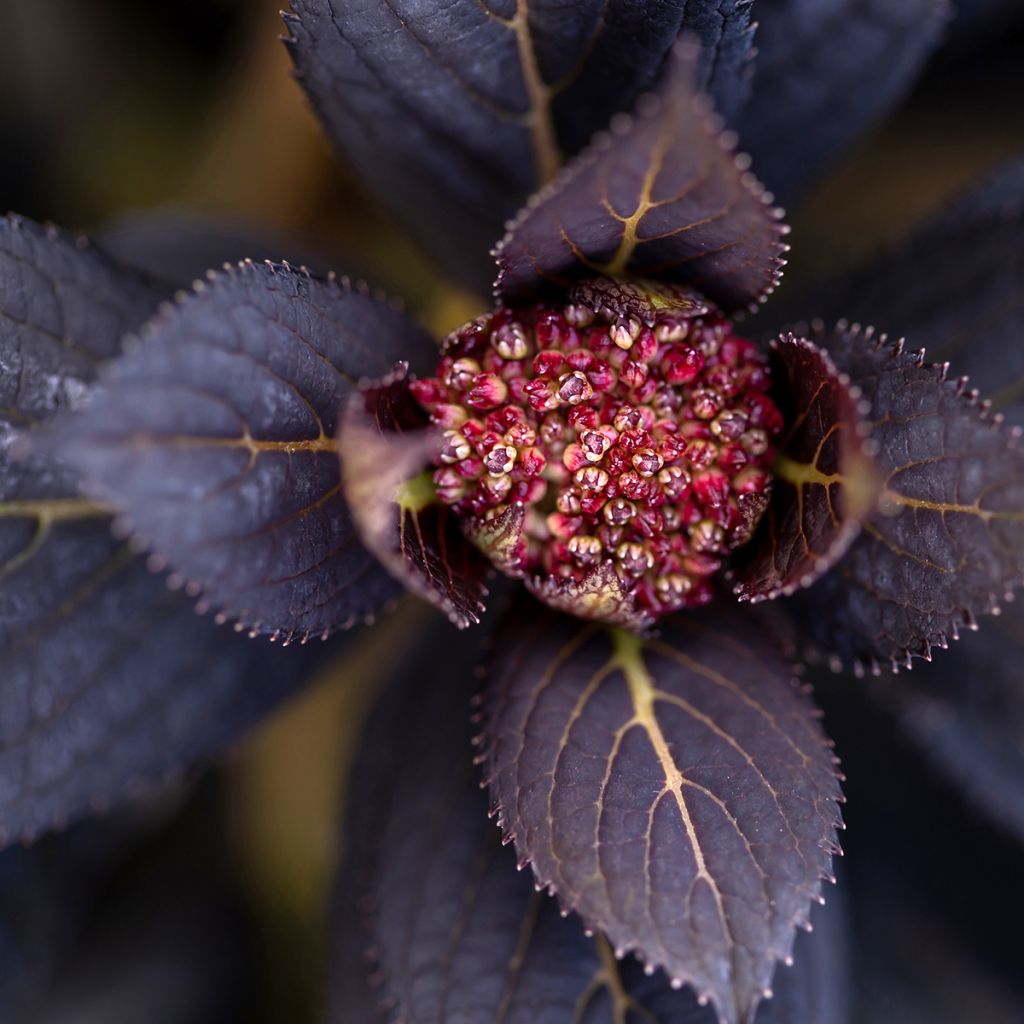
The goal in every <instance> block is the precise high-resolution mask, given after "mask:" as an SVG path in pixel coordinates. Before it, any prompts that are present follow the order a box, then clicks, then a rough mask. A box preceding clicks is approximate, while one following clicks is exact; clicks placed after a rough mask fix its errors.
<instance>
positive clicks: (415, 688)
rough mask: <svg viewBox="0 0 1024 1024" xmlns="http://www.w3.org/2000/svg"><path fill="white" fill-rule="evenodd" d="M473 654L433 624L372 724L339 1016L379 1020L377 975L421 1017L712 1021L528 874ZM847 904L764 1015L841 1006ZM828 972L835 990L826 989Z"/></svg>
mask: <svg viewBox="0 0 1024 1024" xmlns="http://www.w3.org/2000/svg"><path fill="white" fill-rule="evenodd" d="M474 653H475V652H474V650H473V649H472V648H470V647H468V646H467V645H465V644H463V643H460V642H459V640H458V638H455V637H451V636H450V635H445V634H443V633H442V634H440V635H436V636H435V637H433V638H432V641H431V642H430V643H428V644H427V645H426V646H425V648H424V649H423V650H420V651H417V652H416V653H415V654H414V655H413V657H412V658H411V659H410V663H409V665H408V666H407V667H406V668H405V670H404V673H403V676H402V678H401V679H400V680H398V685H397V686H394V687H392V689H391V690H389V692H388V694H387V695H386V696H385V698H384V700H383V701H382V702H381V704H380V706H379V707H378V709H377V710H376V712H375V713H374V715H373V718H372V720H371V724H370V727H369V729H368V730H367V732H366V735H365V737H364V741H363V744H362V750H361V753H360V755H359V758H358V761H357V767H356V771H355V776H354V778H353V784H352V786H351V789H350V792H351V794H352V796H351V798H350V808H349V814H348V818H347V822H346V826H347V827H346V835H347V837H348V841H349V856H348V860H347V863H346V867H345V869H344V871H343V875H342V885H343V888H341V889H340V890H339V897H340V899H339V901H338V918H337V920H336V925H337V940H338V941H337V947H338V948H337V949H336V955H335V960H334V970H335V979H336V983H335V987H334V989H333V992H334V1002H333V1013H332V1016H331V1019H332V1020H335V1021H337V1022H338V1024H342V1022H346V1024H347V1022H348V1021H351V1020H354V1019H357V1020H360V1021H362V1020H364V1019H365V1020H366V1021H367V1022H369V1021H370V1020H373V1019H375V1018H374V1017H372V1016H371V1015H370V1011H368V1010H364V1013H365V1014H366V1016H365V1017H354V1016H353V1013H354V1010H355V1008H361V1007H363V1006H364V1005H365V1004H364V1003H362V1002H360V1000H362V999H366V998H367V997H368V995H369V999H371V1000H372V998H373V996H372V994H370V993H371V990H370V988H369V986H368V985H367V983H366V977H367V974H371V976H372V977H373V978H374V980H375V981H376V982H377V985H378V989H377V992H376V1000H377V1002H378V1003H379V1004H381V1005H387V1006H390V1007H391V1008H392V1016H393V1017H397V1018H399V1019H402V1020H405V1021H407V1022H409V1024H414V1022H420V1024H423V1022H428V1021H429V1022H431V1024H448V1022H450V1024H456V1022H463V1021H504V1022H506V1024H566V1022H568V1021H570V1020H573V1021H577V1022H579V1024H613V1022H617V1024H651V1022H652V1021H653V1022H655V1024H714V1022H715V1019H716V1018H715V1014H714V1012H713V1011H712V1009H711V1008H710V1007H701V1006H699V1005H698V1003H697V1000H696V998H695V996H694V995H693V993H692V991H690V990H684V991H675V990H673V989H672V988H671V987H670V986H669V984H668V981H667V979H666V978H665V976H664V975H663V974H661V973H659V974H657V975H655V976H653V977H648V976H646V975H645V974H644V971H643V969H642V968H641V966H640V964H639V963H637V962H636V961H635V960H633V959H632V958H627V959H626V960H623V961H619V960H616V958H615V956H614V954H613V952H612V949H611V947H610V945H609V944H608V941H607V940H606V939H605V938H604V937H603V936H597V937H595V938H587V937H586V936H585V935H584V932H583V927H582V924H581V922H580V921H579V919H578V918H577V917H576V916H575V915H571V916H570V917H568V918H563V917H562V916H561V915H560V914H559V911H558V905H557V904H556V903H555V901H554V900H552V899H550V898H549V897H548V896H546V895H544V894H543V893H538V892H537V891H535V889H534V886H533V884H532V881H531V878H530V876H529V873H528V872H522V873H517V871H516V869H515V868H516V857H515V854H514V852H513V851H512V850H511V849H510V848H507V847H503V846H502V845H501V841H500V840H501V836H500V833H499V832H498V830H497V829H496V828H495V827H494V825H493V823H492V822H490V821H488V819H487V814H486V811H487V799H486V796H485V795H484V794H483V793H482V792H481V791H480V787H479V785H478V784H477V771H476V770H475V769H474V767H473V765H472V763H471V759H470V753H471V747H470V745H469V737H470V729H469V721H468V716H467V713H466V712H467V708H468V705H469V702H470V694H471V693H472V690H473V687H474V681H473V673H472V665H473V656H474ZM425 666H429V667H428V668H427V669H426V671H425V670H424V667H425ZM396 750H400V751H402V756H401V757H395V756H394V751H396ZM830 904H831V901H830ZM839 911H841V907H837V908H836V909H833V908H832V907H831V906H830V907H829V913H828V914H825V915H823V916H822V918H821V919H820V920H821V921H823V922H824V925H825V926H824V927H823V928H822V929H820V930H816V932H815V933H814V934H813V935H801V936H800V938H799V939H798V940H797V947H796V950H795V956H796V966H795V967H794V968H792V969H789V968H780V969H779V972H778V974H777V977H776V981H775V983H774V984H775V987H776V989H777V994H776V997H775V998H774V999H773V1000H771V1001H770V1002H768V1003H765V1004H763V1005H762V1009H761V1011H760V1012H759V1013H758V1016H757V1021H758V1024H769V1022H775V1024H784V1022H788V1024H839V1022H840V1021H841V1020H842V1016H841V1013H835V1012H833V1011H834V1010H835V1009H836V1008H835V1005H834V999H835V996H836V995H838V994H839V993H838V991H837V990H836V986H838V985H839V981H840V977H841V974H842V963H843V955H842V948H841V944H842V936H841V933H840V932H839V929H840V928H841V927H842V924H843V920H842V917H841V916H837V912H839ZM815 921H816V922H819V917H818V915H817V914H816V915H815ZM833 926H837V927H833ZM370 948H372V949H373V950H374V952H375V957H374V960H373V962H372V963H367V959H366V957H365V956H364V955H363V954H364V951H365V950H366V949H370ZM826 979H827V982H828V984H829V985H830V986H832V987H833V991H830V992H827V991H824V990H823V987H822V984H821V983H822V982H823V981H825V980H826ZM386 1016H387V1015H386V1014H384V1013H383V1012H381V1014H380V1017H379V1019H381V1020H383V1019H385V1017H386Z"/></svg>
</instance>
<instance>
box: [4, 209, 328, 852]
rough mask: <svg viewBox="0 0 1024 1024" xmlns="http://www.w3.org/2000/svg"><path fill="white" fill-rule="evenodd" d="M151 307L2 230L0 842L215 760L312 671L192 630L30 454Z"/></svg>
mask: <svg viewBox="0 0 1024 1024" xmlns="http://www.w3.org/2000/svg"><path fill="white" fill-rule="evenodd" d="M155 303H156V297H155V296H152V295H151V294H150V293H148V292H146V291H145V289H144V288H142V286H140V285H139V284H138V282H137V281H136V280H135V278H133V277H132V276H131V275H127V274H121V273H119V272H118V271H117V269H116V268H115V267H113V265H111V264H108V263H107V262H106V261H105V260H103V259H102V258H101V257H100V256H98V254H96V253H95V252H94V251H93V250H91V249H88V248H84V247H79V246H76V245H75V244H74V243H71V242H69V241H68V240H67V239H65V238H64V237H63V236H61V235H59V234H57V233H56V232H54V231H52V230H45V229H40V228H37V227H36V226H34V225H31V224H29V223H28V222H20V221H12V220H8V221H6V222H3V224H2V227H0V311H2V312H0V664H2V665H3V686H0V844H2V843H6V842H8V841H10V840H12V839H14V838H23V839H31V838H33V837H34V836H36V835H38V834H39V833H40V832H41V831H43V830H45V829H47V828H50V827H52V826H53V825H54V824H58V823H61V822H65V821H68V820H70V819H73V818H77V817H80V816H82V815H83V814H85V813H88V812H90V811H94V810H96V809H97V808H98V807H100V806H104V805H109V804H111V803H114V802H116V801H118V800H122V799H124V798H126V797H127V796H129V795H131V794H132V793H134V792H136V791H138V790H140V789H142V788H144V787H147V786H148V787H152V786H154V785H155V784H157V783H159V782H160V781H161V780H162V779H163V778H164V777H166V776H168V775H170V774H172V773H175V772H180V771H181V769H182V768H184V767H186V766H188V765H190V764H192V763H194V762H195V761H196V760H197V759H199V758H202V757H205V756H208V755H210V754H212V753H213V752H215V751H216V750H217V749H219V747H220V745H221V744H222V743H224V742H226V741H228V740H229V739H233V738H234V737H235V736H236V735H237V734H238V732H239V731H240V730H241V729H242V728H243V727H244V726H246V725H247V724H249V723H250V722H251V721H253V720H254V719H255V718H256V717H257V715H259V714H260V713H261V712H262V711H263V710H265V709H266V708H268V707H269V706H270V705H271V704H273V703H274V702H275V701H277V700H278V699H280V698H281V697H282V696H283V695H284V694H285V693H287V692H289V691H290V690H291V689H293V688H294V687H295V685H296V684H297V682H299V680H300V679H301V678H302V677H303V675H304V674H305V673H306V672H307V671H308V668H309V665H308V662H307V660H306V659H304V658H300V659H299V660H298V661H295V660H294V659H291V658H288V659H287V660H285V656H284V655H283V654H279V653H278V652H276V651H270V652H267V651H265V650H260V649H258V648H255V647H253V646H251V645H248V644H246V643H245V642H244V641H243V640H242V639H241V638H239V637H235V636H233V635H232V634H230V633H228V632H226V631H224V630H218V629H217V628H216V627H215V626H214V625H213V624H212V623H210V622H204V621H202V620H200V619H199V618H198V617H197V616H196V615H195V613H194V612H193V610H192V608H191V602H189V601H187V600H185V599H184V598H183V597H182V596H181V595H176V594H173V593H171V592H170V591H169V590H168V589H167V587H166V585H165V583H164V581H163V580H162V579H159V578H158V577H156V576H154V575H152V574H151V573H150V572H149V571H148V570H147V568H146V566H145V564H144V561H143V560H142V559H140V558H138V557H136V556H135V555H133V553H132V552H131V551H130V550H129V549H128V547H127V545H125V544H124V543H123V542H120V541H117V540H115V539H114V538H113V537H112V535H111V532H110V518H109V514H108V512H107V511H106V510H105V509H104V508H103V507H102V506H100V505H97V504H96V503H95V502H92V501H89V500H87V499H84V498H82V497H81V496H80V495H79V494H78V492H77V491H76V489H75V486H74V481H73V480H72V479H71V478H70V477H69V474H68V473H67V471H66V470H62V469H61V468H60V467H58V466H56V465H54V464H53V463H52V462H50V461H49V460H48V459H46V458H45V457H43V456H42V455H39V454H35V455H22V449H23V448H24V447H25V444H26V438H27V437H28V436H29V428H31V427H33V426H35V425H38V424H42V423H43V422H45V421H46V420H47V419H48V418H49V417H51V416H52V415H53V414H54V413H56V412H60V411H62V410H68V409H70V408H73V407H74V406H75V405H77V404H78V403H79V402H80V401H81V399H82V397H83V396H84V394H85V393H86V392H87V391H88V389H89V387H90V381H91V380H92V378H93V377H94V376H95V364H96V362H97V360H98V359H99V358H100V357H103V356H107V355H110V354H113V353H114V352H115V351H116V350H117V347H118V343H119V339H120V336H121V335H122V334H123V333H124V331H125V330H128V329H132V328H134V327H136V326H137V325H138V323H139V322H140V321H141V320H142V318H143V317H144V316H145V315H146V313H147V312H148V311H149V309H150V308H152V305H155ZM18 456H21V457H18Z"/></svg>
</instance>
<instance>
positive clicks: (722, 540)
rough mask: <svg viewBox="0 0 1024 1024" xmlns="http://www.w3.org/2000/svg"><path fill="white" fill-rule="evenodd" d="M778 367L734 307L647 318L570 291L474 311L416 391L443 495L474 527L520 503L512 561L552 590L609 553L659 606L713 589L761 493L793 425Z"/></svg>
mask: <svg viewBox="0 0 1024 1024" xmlns="http://www.w3.org/2000/svg"><path fill="white" fill-rule="evenodd" d="M769 383H770V381H769V375H768V372H767V369H766V366H765V361H764V358H763V357H762V355H761V354H760V353H759V352H758V350H757V349H756V348H755V346H754V345H753V344H752V343H750V342H749V341H746V340H744V339H742V338H738V337H736V336H735V335H734V334H733V333H732V331H731V328H730V326H729V324H728V323H727V322H726V321H724V320H722V319H720V318H717V317H705V318H683V317H671V316H668V317H662V318H660V319H659V320H658V321H657V322H656V323H655V324H654V325H653V326H648V325H645V324H642V323H641V322H640V321H638V320H635V319H629V320H610V319H605V318H602V317H601V316H598V315H596V314H595V313H593V312H592V311H591V310H589V309H587V308H585V307H582V306H578V305H569V306H566V307H564V308H561V309H559V308H553V307H551V306H533V307H529V308H525V309H516V310H499V311H497V312H495V313H491V314H488V315H486V316H483V317H480V318H479V319H477V320H474V321H472V322H470V323H469V324H466V325H465V326H464V327H462V328H460V329H459V330H458V331H456V332H455V333H454V334H452V335H451V336H450V337H449V339H448V340H447V342H446V344H445V349H444V354H443V356H442V359H441V361H440V363H439V365H438V368H437V374H436V376H435V377H432V378H428V379H424V380H419V381H415V382H413V384H412V389H413V393H414V395H415V397H416V399H417V400H418V401H419V402H420V404H421V405H423V407H424V408H425V409H426V410H427V411H428V412H429V413H430V416H431V419H432V421H433V422H434V423H435V424H436V425H437V426H438V427H439V428H440V429H441V431H442V435H441V441H440V446H439V450H438V456H437V466H438V468H437V470H436V472H435V474H434V483H435V486H436V488H437V493H438V496H439V498H440V500H441V501H443V502H445V503H446V504H448V505H451V506H452V507H453V508H454V509H455V510H456V512H457V513H458V514H459V516H460V517H461V519H462V521H463V523H464V528H466V531H467V533H468V534H469V535H470V536H474V537H478V536H479V535H480V534H481V529H482V527H484V526H485V525H486V524H487V523H490V522H493V521H495V520H496V519H497V518H498V517H500V516H502V515H503V514H504V513H505V512H506V511H507V510H508V509H509V508H511V507H522V508H523V510H524V513H525V514H524V517H523V520H522V533H521V536H520V537H519V538H518V541H517V547H516V550H515V551H514V553H513V554H512V557H511V558H510V557H509V553H508V552H507V551H506V552H505V555H504V557H503V558H502V559H501V562H500V564H501V568H503V569H504V570H505V571H506V572H510V573H512V574H515V575H522V574H526V575H528V576H529V577H531V578H532V579H534V580H541V581H546V584H547V588H550V587H557V586H558V585H559V584H561V583H566V584H568V583H573V582H574V583H577V584H578V583H579V582H580V581H581V580H583V579H584V578H585V577H587V576H588V575H589V574H591V573H593V572H594V571H595V570H596V569H597V568H598V567H602V566H610V567H611V568H612V569H613V570H614V573H615V576H616V577H617V580H618V582H619V584H621V587H622V590H623V592H625V593H628V595H629V596H630V598H631V600H632V602H633V604H634V606H635V607H636V608H638V609H640V610H642V611H643V612H646V613H648V614H651V615H660V614H664V613H666V612H669V611H673V610H676V609H679V608H686V607H693V606H696V605H700V604H704V603H706V602H707V601H708V600H710V597H711V593H712V591H711V584H710V579H709V578H710V577H711V576H712V575H713V574H714V573H715V572H717V571H718V570H719V569H720V568H721V566H722V563H723V559H724V558H725V557H726V556H727V555H728V553H729V552H730V551H732V550H733V549H734V548H736V547H737V546H738V545H740V544H742V543H744V542H745V541H746V540H748V539H749V538H750V535H751V533H752V532H753V529H754V527H755V526H756V524H757V520H758V519H759V517H760V515H761V513H762V511H763V509H764V507H765V504H766V500H767V492H768V489H769V485H770V482H771V478H770V474H769V467H770V465H771V462H772V458H773V450H772V442H773V438H774V437H775V436H776V434H777V433H778V431H779V430H780V429H781V426H782V418H781V416H780V414H779V411H778V409H777V408H776V407H775V405H774V403H773V402H772V400H771V399H770V398H769V396H768V388H769Z"/></svg>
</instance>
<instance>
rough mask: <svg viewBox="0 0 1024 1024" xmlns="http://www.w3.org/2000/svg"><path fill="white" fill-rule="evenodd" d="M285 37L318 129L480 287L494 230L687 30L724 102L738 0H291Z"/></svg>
mask: <svg viewBox="0 0 1024 1024" xmlns="http://www.w3.org/2000/svg"><path fill="white" fill-rule="evenodd" d="M285 20H286V22H287V25H288V29H289V36H288V38H287V39H286V43H287V45H288V48H289V50H290V51H291V54H292V58H293V60H294V61H295V64H296V68H297V74H298V78H299V81H300V82H301V84H302V85H303V87H304V88H305V89H306V91H307V92H308V93H309V95H310V97H311V99H312V100H313V103H314V105H315V107H316V109H317V112H318V113H319V115H320V117H321V120H322V121H323V122H324V125H325V127H326V129H327V132H328V134H329V135H330V137H331V138H332V140H333V141H334V142H335V144H336V145H337V146H338V147H339V149H340V150H341V151H342V153H343V154H344V156H345V157H346V159H348V160H349V161H351V162H352V163H353V164H354V166H355V168H356V169H357V171H359V172H360V174H361V175H362V177H363V179H364V180H365V181H366V183H367V184H368V186H369V187H370V188H371V189H372V190H373V191H374V193H375V194H376V195H377V197H378V198H379V199H380V200H381V201H382V202H383V203H384V204H385V205H386V206H388V207H389V208H390V209H391V210H392V211H393V212H394V213H395V214H396V215H397V216H398V217H399V218H400V219H401V220H402V221H403V222H404V223H405V225H406V226H407V227H408V228H409V230H410V231H411V232H412V234H413V235H414V236H415V237H416V238H417V239H418V241H419V242H420V244H421V245H423V246H424V248H425V249H426V250H427V252H428V253H431V254H434V255H437V256H439V257H440V258H441V260H442V262H443V263H444V264H445V265H446V266H447V267H448V268H449V269H450V270H453V271H454V272H457V273H459V274H460V275H461V276H462V277H463V278H465V279H467V280H469V281H471V282H476V283H478V284H479V285H480V286H481V288H485V287H486V285H487V284H488V283H489V282H487V281H486V280H484V277H485V276H486V274H487V266H486V263H487V261H486V253H487V251H488V248H489V247H490V246H491V245H492V244H493V242H494V239H495V238H497V237H499V236H500V234H501V231H502V225H503V223H504V221H505V220H506V219H508V218H509V217H511V216H512V215H513V214H514V213H515V211H516V209H517V208H518V207H519V206H520V204H521V203H522V202H523V201H524V200H525V199H526V197H527V196H528V195H529V194H530V192H532V191H533V190H534V189H535V188H537V187H538V186H540V185H543V184H545V183H546V182H547V181H550V180H551V178H552V177H553V176H554V175H555V173H556V172H557V171H558V169H559V167H560V166H561V164H562V161H563V160H564V159H565V158H566V157H568V156H572V155H573V154H575V153H577V152H578V151H579V150H580V149H582V147H583V146H585V145H586V144H587V143H588V142H589V141H590V138H591V136H592V135H593V134H594V133H595V132H597V131H599V130H600V129H603V128H604V127H606V125H607V123H608V119H609V118H610V117H611V115H612V114H614V113H616V112H617V111H621V110H623V109H626V108H628V106H629V105H630V104H631V103H632V102H633V100H635V99H636V97H637V96H638V95H639V93H640V92H641V91H642V90H643V89H645V88H648V87H649V86H650V85H651V83H652V82H653V80H654V79H655V77H656V75H657V74H658V72H659V70H660V68H661V66H662V64H663V61H664V58H665V54H666V53H667V52H668V51H669V49H670V47H671V46H672V43H673V42H674V40H675V39H676V38H677V36H678V35H679V34H680V32H686V33H688V34H690V35H692V36H693V37H694V38H695V39H697V40H698V41H699V42H700V43H701V44H702V47H703V51H702V56H701V63H700V85H701V87H702V88H705V89H709V90H710V91H711V92H712V93H713V94H714V95H715V96H716V97H717V99H718V100H719V101H720V103H721V104H722V107H723V110H731V109H733V108H734V107H736V106H737V105H738V104H739V103H740V102H741V101H742V99H743V97H744V96H745V94H746V86H747V78H748V76H747V74H746V71H747V67H746V65H747V61H748V59H749V55H750V46H751V27H750V4H749V3H748V2H745V0H690V2H688V3H685V4H679V3H677V2H674V0H649V2H643V3H635V2H632V0H607V2H601V0H585V2H581V3H575V4H572V5H570V6H566V5H565V4H563V3H557V2H552V0H528V2H527V0H499V2H497V3H492V4H490V5H488V4H476V3H463V4H451V3H443V2H441V0H417V2H415V3H413V2H410V0H401V2H398V3H386V2H383V0H358V2H353V3H344V4H338V3H330V2H328V0H293V2H292V13H291V14H286V15H285Z"/></svg>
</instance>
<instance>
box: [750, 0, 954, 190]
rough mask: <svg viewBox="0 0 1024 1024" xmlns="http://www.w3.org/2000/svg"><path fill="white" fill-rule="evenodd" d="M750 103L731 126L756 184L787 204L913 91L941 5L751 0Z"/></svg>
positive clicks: (941, 0) (937, 31)
mask: <svg viewBox="0 0 1024 1024" xmlns="http://www.w3.org/2000/svg"><path fill="white" fill-rule="evenodd" d="M755 12H756V17H757V20H758V30H757V38H756V46H757V57H756V60H755V62H754V84H753V89H752V95H751V99H750V102H749V103H748V104H747V105H746V107H745V108H744V109H743V111H742V113H741V114H740V116H739V117H738V118H737V119H736V127H737V130H738V131H739V134H740V139H741V140H742V144H743V148H744V149H745V150H747V151H748V152H749V153H751V154H752V156H753V157H754V161H755V166H756V167H757V170H758V174H759V175H760V176H761V178H762V180H763V181H764V182H765V184H766V185H767V186H768V187H769V188H770V189H773V190H774V191H775V192H776V193H777V194H778V195H779V196H780V197H781V198H782V200H783V201H784V202H787V203H788V202H791V201H792V200H793V199H795V198H796V197H798V196H799V194H800V192H801V191H803V190H804V189H805V188H806V187H807V186H808V185H809V184H811V183H813V181H814V180H815V179H816V178H818V177H819V176H820V175H821V174H822V172H823V171H824V170H825V169H827V167H828V166H829V165H830V164H831V163H832V162H833V161H834V160H836V159H837V158H838V157H839V156H840V155H842V153H843V151H844V150H846V149H848V148H849V147H850V146H851V145H852V144H853V143H854V142H855V141H856V140H857V139H858V138H860V137H861V136H862V135H864V134H865V133H866V132H867V131H869V130H870V129H871V128H872V127H873V126H874V125H875V124H876V122H878V121H879V120H880V119H881V118H882V117H884V116H885V114H886V113H888V112H889V111H890V110H891V109H892V108H893V107H894V106H895V105H896V104H897V103H898V102H899V101H900V100H902V99H903V97H904V95H905V94H906V93H907V91H908V90H909V89H910V86H911V85H912V84H913V82H914V79H915V78H916V77H917V74H918V72H919V71H920V69H921V67H922V65H923V64H924V62H925V60H926V58H927V57H928V56H929V55H930V54H931V52H932V50H933V49H934V48H935V46H936V44H937V43H938V42H939V40H940V38H941V30H942V27H943V25H944V23H945V21H946V18H947V16H948V13H949V4H948V3H947V0H901V2H900V3H892V2H891V0H825V2H822V0H757V5H756V8H755Z"/></svg>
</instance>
